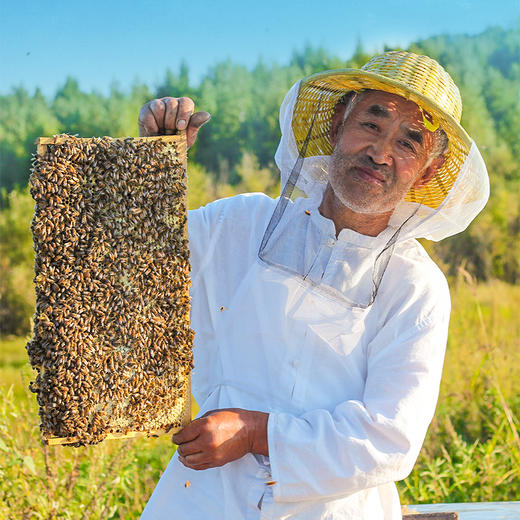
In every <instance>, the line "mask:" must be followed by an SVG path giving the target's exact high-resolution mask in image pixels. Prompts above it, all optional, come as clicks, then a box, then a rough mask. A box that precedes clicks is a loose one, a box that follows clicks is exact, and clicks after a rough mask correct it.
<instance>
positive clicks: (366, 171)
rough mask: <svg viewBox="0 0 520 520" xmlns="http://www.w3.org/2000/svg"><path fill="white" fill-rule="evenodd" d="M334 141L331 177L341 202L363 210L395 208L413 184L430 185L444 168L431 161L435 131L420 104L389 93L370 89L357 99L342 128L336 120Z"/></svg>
mask: <svg viewBox="0 0 520 520" xmlns="http://www.w3.org/2000/svg"><path fill="white" fill-rule="evenodd" d="M347 110H348V108H347ZM331 143H332V144H333V145H335V147H334V151H333V153H332V155H331V162H330V168H329V182H330V184H331V186H332V189H333V190H334V194H335V196H336V197H337V198H338V199H339V201H340V202H341V203H342V204H343V205H344V206H347V207H348V208H350V209H351V210H352V211H355V212H357V213H376V214H377V213H387V212H391V211H393V209H394V208H395V206H396V205H397V204H398V203H399V201H400V200H402V198H403V197H404V196H405V194H406V193H407V192H408V190H409V189H410V187H411V186H415V187H420V186H422V185H424V184H426V183H427V182H428V180H429V179H430V178H431V177H432V176H433V174H434V173H435V170H436V169H437V167H438V163H436V162H435V161H434V162H433V163H432V164H428V162H429V161H428V157H429V154H430V151H431V149H432V146H433V134H432V133H431V132H429V131H428V130H426V128H425V127H424V124H423V118H422V114H421V111H420V110H419V107H418V106H417V105H416V104H415V103H414V102H412V101H409V100H406V99H404V98H402V97H400V96H397V95H395V94H390V93H388V92H382V91H377V90H376V91H368V92H365V93H363V94H362V95H361V96H360V98H359V99H357V100H355V101H354V105H353V106H352V108H351V111H350V113H349V114H348V115H347V118H346V120H345V121H344V122H343V124H342V125H339V126H338V128H337V131H336V132H334V125H333V130H332V133H331ZM441 163H442V160H441Z"/></svg>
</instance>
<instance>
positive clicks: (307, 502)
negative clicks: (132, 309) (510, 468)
mask: <svg viewBox="0 0 520 520" xmlns="http://www.w3.org/2000/svg"><path fill="white" fill-rule="evenodd" d="M460 114H461V102H460V96H459V93H458V89H457V88H456V86H455V85H454V83H453V81H452V80H451V78H450V77H449V75H448V74H447V73H446V72H445V71H444V69H442V67H440V65H439V64H438V63H437V62H435V61H434V60H431V59H430V58H428V57H426V56H417V55H415V54H411V53H406V52H389V53H385V54H382V55H380V56H376V57H375V58H373V59H372V60H371V61H370V62H369V63H367V64H366V65H365V66H364V67H363V68H362V69H360V70H353V69H345V70H338V71H328V72H324V73H321V74H316V75H313V76H310V77H309V78H305V79H303V80H301V81H300V82H298V83H297V84H296V85H295V86H294V87H293V88H292V89H291V90H290V91H289V93H288V94H287V96H286V98H285V100H284V102H283V104H282V108H281V113H280V124H281V127H282V139H281V142H280V145H279V148H278V151H277V153H276V161H277V164H278V166H279V168H280V171H281V175H282V186H283V192H282V196H281V197H280V198H279V199H277V200H272V199H270V198H269V197H267V196H265V195H262V194H250V195H241V196H237V197H232V198H230V199H225V200H220V201H216V202H214V203H212V204H209V205H208V206H206V207H204V208H201V209H199V210H196V211H193V212H191V214H190V216H189V238H190V249H191V261H192V326H193V328H194V330H195V331H196V341H195V349H194V356H195V369H194V371H193V375H192V385H193V393H194V396H195V398H196V400H197V402H198V403H199V404H200V406H201V411H200V414H199V417H198V418H197V419H196V420H194V421H193V422H192V423H191V424H189V425H188V426H186V427H185V428H184V429H183V430H182V431H181V432H179V433H178V434H176V435H174V436H173V441H174V442H175V443H176V444H177V445H178V450H177V454H176V455H175V456H174V457H173V458H172V461H171V463H170V464H169V466H168V467H167V469H166V471H165V473H164V475H163V476H162V478H161V480H160V482H159V484H158V485H157V487H156V489H155V491H154V493H153V495H152V497H151V499H150V501H149V503H148V504H147V506H146V509H145V511H144V512H143V516H142V518H144V519H152V518H153V519H157V518H164V519H166V518H190V519H208V518H218V519H220V518H223V519H242V518H262V519H263V518H265V519H268V518H269V519H281V518H284V519H319V518H323V519H325V518H338V519H347V518H349V519H350V518H352V519H361V518H364V519H370V520H376V519H396V518H400V517H401V513H400V506H399V497H398V495H397V491H396V487H395V484H394V481H396V480H400V479H402V478H404V477H406V475H408V473H409V472H410V471H411V469H412V467H413V464H414V462H415V460H416V458H417V455H418V453H419V450H420V447H421V445H422V442H423V439H424V436H425V434H426V430H427V427H428V424H429V422H430V421H431V418H432V416H433V413H434V409H435V405H436V400H437V395H438V389H439V381H440V377H441V372H442V363H443V357H444V350H445V345H446V337H447V329H448V320H449V313H450V301H449V293H448V287H447V284H446V280H445V278H444V276H443V275H442V274H441V272H440V271H439V269H438V268H437V267H436V266H435V265H434V264H433V262H432V261H431V260H430V259H429V258H428V256H427V255H426V253H425V252H424V250H423V249H422V248H421V246H420V245H419V244H418V243H417V242H416V240H414V239H415V238H417V237H426V238H430V239H434V240H439V239H441V238H444V237H446V236H449V235H452V234H454V233H457V232H459V231H461V230H463V229H464V228H465V227H466V226H467V225H468V224H469V222H470V221H471V220H472V219H473V218H474V216H475V215H476V214H477V213H478V212H479V211H480V210H481V209H482V207H483V205H484V204H485V202H486V200H487V197H488V189H489V188H488V181H487V173H486V170H485V166H484V163H483V161H482V159H481V157H480V154H479V152H478V149H477V148H476V146H475V144H474V143H473V142H472V141H471V139H470V138H469V137H468V136H467V134H466V132H465V131H464V130H463V129H462V127H461V126H460V124H459V121H460ZM208 119H209V114H207V113H205V112H198V113H195V114H193V103H192V101H191V100H189V99H187V98H180V99H172V98H163V99H162V100H155V101H152V102H150V103H148V104H147V105H145V106H144V107H143V108H142V109H141V112H140V119H139V121H140V128H141V134H142V135H155V134H158V133H171V132H172V131H173V130H174V129H175V128H177V129H186V130H187V138H188V145H191V144H193V142H194V141H195V138H196V134H197V131H198V129H199V128H200V126H201V125H202V124H203V123H205V122H206V121H207V120H208ZM295 187H297V188H299V189H301V190H302V191H303V192H305V194H306V195H307V196H306V197H298V198H295V197H293V195H294V193H293V189H294V188H295ZM188 481H189V482H190V485H189V486H188V485H187V484H186V483H187V482H188Z"/></svg>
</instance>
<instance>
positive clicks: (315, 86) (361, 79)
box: [292, 69, 472, 209]
mask: <svg viewBox="0 0 520 520" xmlns="http://www.w3.org/2000/svg"><path fill="white" fill-rule="evenodd" d="M369 89H370V90H382V91H385V92H390V93H392V94H397V95H399V96H401V97H403V98H405V99H409V100H411V101H413V102H414V103H416V104H417V105H418V106H419V107H421V108H422V109H423V110H425V111H427V112H428V113H429V114H431V115H432V116H433V118H434V119H435V120H436V121H438V123H439V124H440V126H441V127H442V129H443V130H444V131H445V132H446V134H447V136H448V139H449V144H448V151H447V153H446V154H445V160H444V163H443V165H442V166H441V167H440V168H439V169H438V170H437V172H436V174H435V176H434V177H433V178H432V179H431V180H430V181H429V182H428V184H427V185H426V186H424V187H423V188H420V189H413V188H412V189H410V191H409V192H408V194H407V195H406V196H405V200H406V201H409V202H418V203H421V204H424V205H426V206H428V207H430V208H433V209H437V208H438V207H439V206H440V205H441V204H442V202H443V201H444V199H445V198H446V196H447V195H448V193H449V191H450V189H451V188H452V186H453V185H454V183H455V181H456V179H457V176H458V174H459V172H460V169H461V167H462V165H463V163H464V161H465V159H466V157H467V156H468V153H469V150H470V147H471V143H472V140H471V138H470V137H469V136H468V134H467V133H466V131H465V130H464V128H462V126H461V125H460V124H459V123H458V121H456V120H455V119H454V118H453V117H452V116H451V115H450V114H447V113H446V112H445V111H444V110H443V109H442V108H441V106H439V104H438V103H435V102H434V101H433V100H432V99H430V98H428V97H426V96H424V95H423V94H421V93H418V92H416V91H414V90H412V89H410V88H409V87H407V85H405V84H404V83H401V82H399V81H396V80H393V79H389V78H387V77H385V76H382V75H379V74H375V73H373V72H369V71H364V70H359V69H341V70H332V71H325V72H320V73H318V74H314V75H312V76H309V77H308V78H305V79H303V80H302V81H301V83H300V88H299V91H298V96H297V99H296V103H295V106H294V113H293V120H292V128H293V133H294V137H295V140H296V144H297V146H298V150H302V146H303V143H304V141H305V139H306V137H307V134H308V131H309V128H310V126H311V124H312V121H313V120H314V123H313V129H312V132H311V136H310V139H309V141H308V143H307V147H306V151H305V153H304V157H312V156H316V155H330V154H331V153H332V150H333V148H332V146H331V144H330V141H329V133H330V128H331V121H332V116H333V114H334V110H335V108H336V105H337V103H338V101H339V100H340V99H341V97H342V96H343V95H344V94H345V92H349V91H355V92H360V91H362V90H369ZM440 101H442V100H440Z"/></svg>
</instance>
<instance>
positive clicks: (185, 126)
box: [138, 97, 211, 148]
mask: <svg viewBox="0 0 520 520" xmlns="http://www.w3.org/2000/svg"><path fill="white" fill-rule="evenodd" d="M194 108H195V104H194V103H193V100H192V99H190V98H188V97H181V98H172V97H163V98H161V99H154V100H153V101H149V102H148V103H146V105H143V106H142V107H141V110H140V111H139V120H138V124H139V135H140V136H141V137H148V136H151V135H172V134H173V133H174V132H175V130H186V140H187V145H188V148H189V147H190V146H192V145H193V143H194V142H195V139H196V138H197V132H198V131H199V130H200V128H201V126H202V125H204V124H205V123H207V122H208V121H209V120H210V118H211V116H210V115H209V113H208V112H195V113H193V109H194Z"/></svg>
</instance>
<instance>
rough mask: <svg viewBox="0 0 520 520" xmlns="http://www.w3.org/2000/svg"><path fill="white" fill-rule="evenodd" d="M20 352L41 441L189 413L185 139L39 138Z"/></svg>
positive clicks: (170, 424) (72, 440) (142, 427)
mask: <svg viewBox="0 0 520 520" xmlns="http://www.w3.org/2000/svg"><path fill="white" fill-rule="evenodd" d="M30 185H31V194H32V196H33V198H34V200H35V201H36V206H35V213H34V218H33V221H32V225H31V228H32V232H33V238H34V249H35V252H36V260H35V278H34V281H35V287H36V313H35V316H34V331H33V337H32V339H31V341H30V342H29V343H28V344H27V351H28V354H29V358H30V361H31V364H32V366H33V368H35V369H36V371H37V376H36V381H34V382H32V383H31V385H30V388H31V390H32V391H33V392H35V393H36V394H37V399H38V404H39V406H40V418H41V430H42V434H43V439H44V441H47V442H50V441H52V440H54V441H55V442H52V443H53V444H72V445H75V446H82V445H85V444H94V443H97V442H100V441H102V440H104V439H105V438H107V437H118V436H125V435H126V436H130V435H131V434H132V433H133V434H135V433H136V432H137V433H138V434H139V433H146V434H154V433H155V432H159V431H168V430H171V429H172V428H174V427H179V426H182V425H183V424H185V423H186V421H187V420H188V419H189V413H190V409H189V408H190V403H189V398H190V390H189V379H190V370H191V368H192V363H193V361H192V344H193V331H192V330H191V329H190V322H189V312H190V299H189V283H190V278H189V275H190V266H189V251H188V241H187V232H186V222H187V208H186V144H185V139H184V137H183V136H169V137H164V138H127V139H111V138H107V137H104V138H92V139H82V138H77V137H72V136H67V135H61V136H56V137H55V138H40V140H39V146H38V154H37V155H36V156H35V159H34V162H33V171H32V174H31V179H30Z"/></svg>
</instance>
